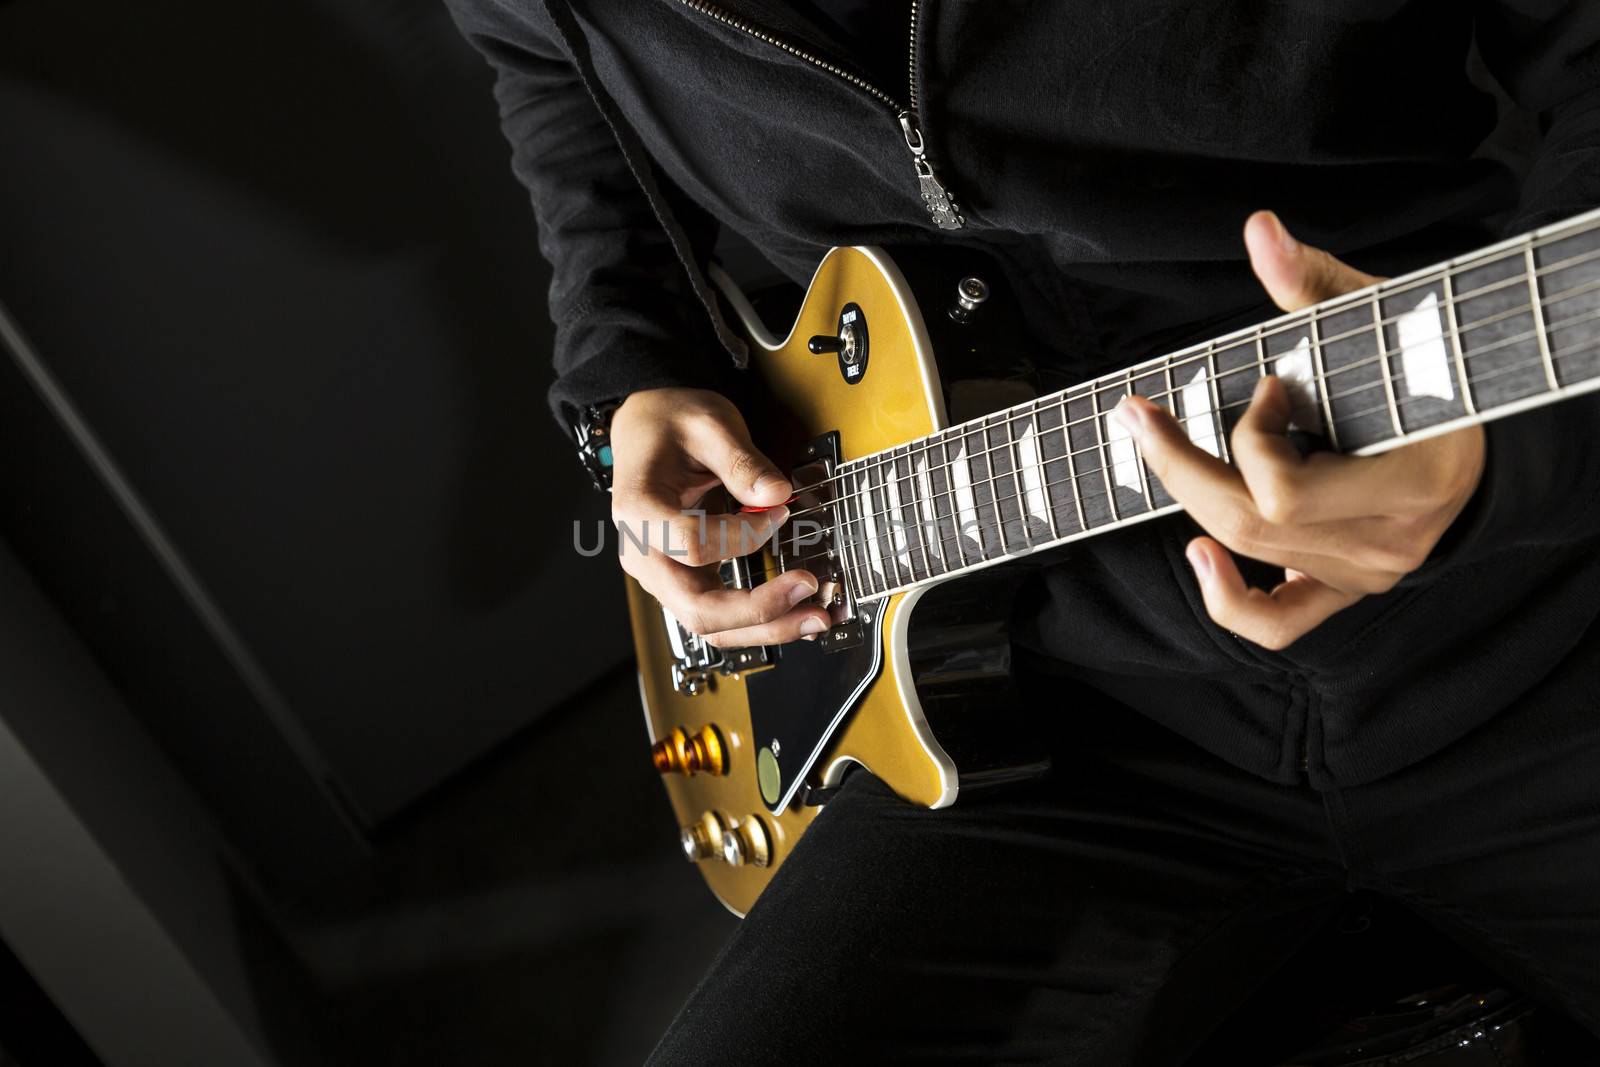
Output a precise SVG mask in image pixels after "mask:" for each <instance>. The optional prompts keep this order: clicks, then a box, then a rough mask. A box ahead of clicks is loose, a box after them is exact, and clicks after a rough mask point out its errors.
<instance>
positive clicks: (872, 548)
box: [856, 459, 899, 589]
mask: <svg viewBox="0 0 1600 1067" xmlns="http://www.w3.org/2000/svg"><path fill="white" fill-rule="evenodd" d="M877 469H878V464H877V461H876V460H875V459H872V460H868V461H867V462H866V463H865V464H864V465H863V466H862V468H861V488H860V490H859V492H858V493H857V494H856V508H857V510H859V511H860V512H861V532H862V535H863V536H864V537H865V538H866V542H867V560H868V562H869V563H870V565H871V567H872V570H873V572H874V574H876V575H877V577H878V579H879V581H880V582H881V583H882V585H881V588H883V589H892V588H894V587H895V586H896V585H898V584H899V582H897V581H896V580H895V575H894V572H893V571H892V570H891V569H890V568H891V567H892V566H893V561H892V559H891V558H890V557H888V555H887V554H886V553H885V551H884V549H885V548H886V547H887V545H885V543H884V541H883V538H882V536H881V534H880V532H879V523H878V515H879V510H880V507H881V505H880V504H879V503H878V494H877V488H876V486H875V485H874V484H873V478H872V472H873V471H875V470H877Z"/></svg>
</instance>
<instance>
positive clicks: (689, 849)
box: [679, 811, 728, 863]
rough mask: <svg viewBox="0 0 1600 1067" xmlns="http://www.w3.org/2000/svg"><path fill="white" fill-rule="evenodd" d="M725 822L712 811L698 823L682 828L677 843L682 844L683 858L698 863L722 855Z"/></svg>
mask: <svg viewBox="0 0 1600 1067" xmlns="http://www.w3.org/2000/svg"><path fill="white" fill-rule="evenodd" d="M727 828H728V824H727V822H726V821H725V820H724V819H723V818H722V816H721V815H718V814H717V813H716V812H714V811H708V812H706V813H705V814H704V815H702V816H700V821H699V822H696V823H690V824H689V825H688V826H685V827H684V828H683V831H682V833H681V834H680V835H679V841H680V842H682V844H683V858H684V859H686V860H688V861H689V862H690V863H699V862H700V861H701V860H708V859H710V858H711V857H713V856H718V855H721V853H722V834H723V831H725V830H726V829H727Z"/></svg>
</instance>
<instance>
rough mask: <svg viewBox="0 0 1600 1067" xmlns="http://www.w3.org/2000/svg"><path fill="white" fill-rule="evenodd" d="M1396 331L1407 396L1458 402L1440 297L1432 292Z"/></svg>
mask: <svg viewBox="0 0 1600 1067" xmlns="http://www.w3.org/2000/svg"><path fill="white" fill-rule="evenodd" d="M1395 331H1396V332H1397V333H1398V334H1399V335H1400V367H1401V370H1402V372H1403V373H1404V374H1405V379H1406V380H1405V389H1406V393H1407V395H1409V396H1436V397H1438V398H1439V399H1440V400H1454V399H1455V398H1456V386H1455V380H1454V376H1453V375H1452V374H1451V372H1450V355H1449V353H1447V352H1446V351H1445V347H1444V328H1443V324H1442V323H1441V322H1440V321H1439V297H1438V296H1437V295H1436V294H1435V293H1433V292H1432V291H1431V290H1430V291H1429V292H1428V295H1427V296H1425V297H1423V298H1422V300H1421V301H1420V302H1419V303H1418V304H1417V306H1416V307H1415V308H1413V309H1412V310H1410V311H1408V312H1406V313H1405V314H1404V315H1402V316H1400V318H1399V319H1398V320H1397V321H1396V322H1395Z"/></svg>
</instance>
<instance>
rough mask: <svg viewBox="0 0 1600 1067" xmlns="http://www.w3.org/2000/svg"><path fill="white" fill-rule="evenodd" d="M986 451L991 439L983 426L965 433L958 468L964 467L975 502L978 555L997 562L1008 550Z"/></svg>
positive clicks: (972, 498) (974, 530) (968, 491)
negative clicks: (997, 508)
mask: <svg viewBox="0 0 1600 1067" xmlns="http://www.w3.org/2000/svg"><path fill="white" fill-rule="evenodd" d="M975 435H976V436H975ZM987 448H988V437H987V435H985V434H984V433H983V427H982V425H981V424H980V425H979V426H978V427H976V428H969V429H968V430H967V431H966V432H963V433H962V435H961V456H960V458H959V459H958V463H959V464H960V467H959V468H958V469H961V468H964V475H965V479H966V482H965V484H966V493H967V498H968V499H969V500H970V501H971V502H972V512H973V515H974V516H975V519H976V521H975V522H974V524H973V527H972V534H973V537H975V538H976V539H977V542H978V556H979V558H980V559H986V560H987V559H994V558H995V557H996V556H998V555H1000V554H1001V553H1003V552H1004V551H1005V542H1004V541H1003V540H1001V532H1002V531H1001V530H1000V522H999V515H998V513H997V512H996V511H995V508H994V480H993V478H992V477H991V472H990V470H989V458H988V456H987V455H985V450H986V449H987Z"/></svg>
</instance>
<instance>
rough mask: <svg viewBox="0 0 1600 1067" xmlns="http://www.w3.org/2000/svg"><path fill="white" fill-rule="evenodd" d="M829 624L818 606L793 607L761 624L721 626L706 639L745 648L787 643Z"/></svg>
mask: <svg viewBox="0 0 1600 1067" xmlns="http://www.w3.org/2000/svg"><path fill="white" fill-rule="evenodd" d="M828 626H829V622H828V613H827V612H826V611H823V610H821V609H818V608H814V607H813V608H796V609H795V610H794V611H791V612H789V614H787V615H785V616H783V617H782V618H781V619H775V620H773V621H772V622H769V623H763V624H762V625H760V626H747V627H745V628H744V629H741V630H724V631H723V632H721V633H715V634H706V638H705V639H706V641H707V642H709V643H710V644H712V645H714V646H716V647H717V648H748V647H750V646H751V645H786V644H788V643H789V642H790V641H797V640H799V639H801V638H812V637H815V636H817V635H818V634H820V633H824V632H825V631H826V630H827V629H828Z"/></svg>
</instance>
